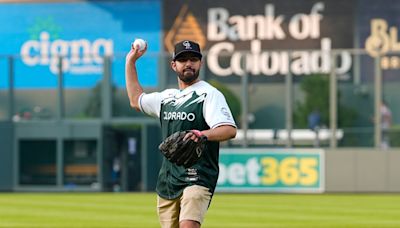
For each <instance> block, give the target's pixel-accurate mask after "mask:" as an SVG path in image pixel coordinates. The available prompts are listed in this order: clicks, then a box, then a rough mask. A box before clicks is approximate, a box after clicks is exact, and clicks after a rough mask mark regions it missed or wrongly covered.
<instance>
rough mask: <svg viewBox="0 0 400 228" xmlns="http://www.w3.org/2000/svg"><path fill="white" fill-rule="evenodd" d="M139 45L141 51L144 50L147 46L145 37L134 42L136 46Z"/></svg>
mask: <svg viewBox="0 0 400 228" xmlns="http://www.w3.org/2000/svg"><path fill="white" fill-rule="evenodd" d="M137 46H139V51H143V50H144V49H145V47H146V41H144V40H143V39H136V40H135V41H134V42H133V47H134V48H136V47H137Z"/></svg>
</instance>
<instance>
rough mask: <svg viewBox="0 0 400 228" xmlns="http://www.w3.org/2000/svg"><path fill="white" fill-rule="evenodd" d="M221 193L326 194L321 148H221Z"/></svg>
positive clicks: (218, 186) (218, 189)
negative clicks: (324, 192)
mask: <svg viewBox="0 0 400 228" xmlns="http://www.w3.org/2000/svg"><path fill="white" fill-rule="evenodd" d="M219 162H220V164H219V167H220V174H219V178H218V184H217V189H216V191H220V192H307V193H320V192H323V191H324V188H325V184H324V183H325V182H324V178H325V177H324V170H325V166H324V164H325V161H324V151H323V150H320V149H221V152H220V160H219Z"/></svg>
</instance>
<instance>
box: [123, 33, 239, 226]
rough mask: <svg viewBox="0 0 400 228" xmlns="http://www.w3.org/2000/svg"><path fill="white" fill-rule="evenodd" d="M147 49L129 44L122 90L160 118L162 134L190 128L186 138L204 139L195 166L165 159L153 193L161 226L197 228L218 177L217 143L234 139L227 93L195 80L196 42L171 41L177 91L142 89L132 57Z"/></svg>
mask: <svg viewBox="0 0 400 228" xmlns="http://www.w3.org/2000/svg"><path fill="white" fill-rule="evenodd" d="M146 50H147V46H146V48H145V49H144V50H142V51H141V50H139V46H136V47H135V46H132V47H131V50H130V52H129V53H128V54H127V56H126V68H125V77H126V88H127V93H128V97H129V101H130V105H131V107H133V108H135V109H136V110H138V111H141V112H143V113H145V114H147V115H150V116H154V117H156V118H159V119H160V123H161V130H162V137H163V138H166V137H168V136H169V135H171V134H173V133H175V132H177V131H185V130H195V131H188V133H187V135H185V137H186V138H190V139H193V140H196V138H197V137H198V135H201V136H206V137H207V149H206V150H205V151H204V152H203V153H202V155H201V157H200V159H199V160H198V161H197V163H195V164H194V165H193V166H191V167H189V168H185V167H183V166H178V165H176V164H174V163H171V162H170V161H169V160H167V159H164V161H163V163H162V166H161V169H160V172H159V176H158V180H157V187H156V191H157V194H158V197H157V212H158V217H159V220H160V224H161V227H200V226H201V223H202V222H203V219H204V216H205V213H206V211H207V209H208V207H209V205H210V202H211V198H212V195H213V193H214V190H215V187H216V184H217V179H218V173H219V168H218V157H219V142H220V141H224V140H228V139H231V138H234V137H235V135H236V124H235V122H234V119H233V117H232V114H231V111H230V109H229V107H228V105H227V103H226V100H225V97H224V96H223V95H222V93H221V92H219V91H218V90H217V89H216V88H214V87H212V86H211V85H210V84H208V83H207V82H205V81H202V80H200V79H199V71H200V67H201V65H202V54H201V51H200V46H199V45H198V44H197V43H196V42H193V41H190V40H185V41H182V42H178V43H177V44H175V50H174V53H173V58H172V61H171V68H172V69H173V70H174V71H175V72H176V74H177V76H178V77H177V79H178V86H179V89H166V90H164V91H162V92H154V93H150V94H147V93H144V92H143V89H142V87H141V85H140V83H139V81H138V76H137V71H136V66H135V64H136V61H137V59H139V58H140V57H141V56H142V55H143V54H144V53H145V52H146Z"/></svg>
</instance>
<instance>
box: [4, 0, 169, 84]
mask: <svg viewBox="0 0 400 228" xmlns="http://www.w3.org/2000/svg"><path fill="white" fill-rule="evenodd" d="M143 21H146V23H145V24H146V25H144V23H139V22H143ZM160 30H161V24H160V1H150V2H144V1H120V2H113V1H85V2H68V3H62V2H55V3H48V2H41V3H23V4H22V3H7V4H6V3H4V4H0V33H1V36H0V43H1V48H0V58H1V59H2V60H1V61H2V62H5V61H7V58H8V57H9V56H13V57H14V61H15V64H14V65H15V68H16V69H15V74H16V75H15V87H16V88H17V89H21V88H22V89H23V88H27V89H32V88H33V89H35V88H39V89H40V88H55V87H56V86H57V74H58V72H59V61H60V57H62V71H63V74H64V84H65V87H66V88H88V87H93V86H94V85H95V84H96V83H97V82H98V81H99V80H100V79H101V78H102V74H103V61H104V59H103V57H104V56H110V57H112V58H113V59H112V61H113V66H112V73H113V82H114V84H115V85H116V86H117V87H124V86H125V78H124V75H125V72H124V71H125V54H126V53H127V52H128V51H129V49H130V45H131V42H132V41H133V40H134V39H135V38H142V39H145V40H147V41H148V43H149V44H150V45H149V48H148V53H151V52H159V50H160V45H159V43H160V42H159V41H160V34H161V32H160ZM154 56H155V55H153V57H152V55H151V54H148V55H147V56H146V57H144V58H142V59H141V60H140V61H141V64H140V65H139V66H138V71H140V77H141V78H140V81H141V82H142V84H143V86H146V87H147V86H151V87H155V86H157V83H158V82H157V75H158V64H157V62H158V59H157V57H154ZM5 65H7V64H5ZM1 74H2V75H3V74H4V77H5V78H6V74H7V68H3V66H2V68H1ZM0 83H1V84H0V88H7V87H8V83H7V81H4V80H3V81H0Z"/></svg>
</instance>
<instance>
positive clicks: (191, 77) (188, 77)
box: [178, 68, 200, 84]
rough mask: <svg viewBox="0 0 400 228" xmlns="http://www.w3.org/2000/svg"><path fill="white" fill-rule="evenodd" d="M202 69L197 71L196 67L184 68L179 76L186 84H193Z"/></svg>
mask: <svg viewBox="0 0 400 228" xmlns="http://www.w3.org/2000/svg"><path fill="white" fill-rule="evenodd" d="M199 73H200V71H196V70H194V69H191V68H188V69H184V70H183V72H181V73H178V77H179V79H180V80H181V81H183V82H184V83H186V84H191V83H192V82H194V81H195V80H196V79H197V78H198V77H199Z"/></svg>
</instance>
